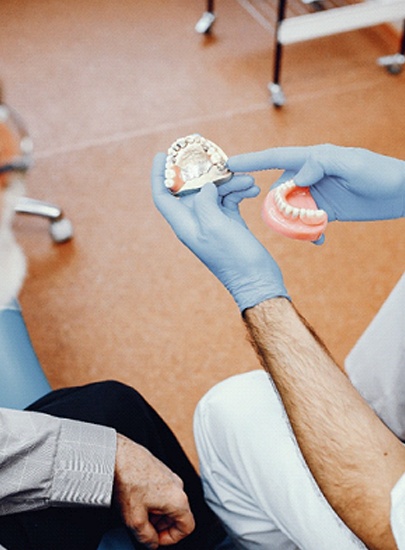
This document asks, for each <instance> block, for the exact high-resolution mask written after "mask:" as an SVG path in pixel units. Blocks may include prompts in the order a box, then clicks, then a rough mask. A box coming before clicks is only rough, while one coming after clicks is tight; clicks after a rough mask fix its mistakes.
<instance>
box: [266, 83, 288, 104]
mask: <svg viewBox="0 0 405 550" xmlns="http://www.w3.org/2000/svg"><path fill="white" fill-rule="evenodd" d="M268 88H269V92H270V96H271V102H272V103H273V105H274V107H282V106H283V105H284V104H285V95H284V92H283V89H282V87H281V86H280V84H275V83H274V82H271V83H270V84H269V86H268Z"/></svg>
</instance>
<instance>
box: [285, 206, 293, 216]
mask: <svg viewBox="0 0 405 550" xmlns="http://www.w3.org/2000/svg"><path fill="white" fill-rule="evenodd" d="M292 211H293V207H292V206H290V205H289V204H286V205H285V208H284V212H285V213H286V214H287V216H290V214H292Z"/></svg>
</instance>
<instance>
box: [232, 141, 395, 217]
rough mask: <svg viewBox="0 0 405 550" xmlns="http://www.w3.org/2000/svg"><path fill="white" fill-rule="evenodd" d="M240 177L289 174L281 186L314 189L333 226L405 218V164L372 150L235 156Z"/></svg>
mask: <svg viewBox="0 0 405 550" xmlns="http://www.w3.org/2000/svg"><path fill="white" fill-rule="evenodd" d="M228 166H229V168H230V170H232V171H234V172H250V171H256V170H268V169H283V170H285V171H286V172H285V173H284V174H283V176H282V177H281V178H280V180H279V181H278V182H277V183H276V185H277V184H279V183H281V182H282V181H286V180H287V179H291V178H293V179H294V181H295V183H296V184H297V185H299V186H301V187H305V186H310V187H311V194H312V196H313V198H314V199H315V202H316V203H317V205H318V208H322V209H323V210H325V211H326V213H327V214H328V219H329V221H334V220H340V221H360V220H363V221H366V220H383V219H394V218H401V217H404V216H405V162H404V161H402V160H399V159H395V158H391V157H386V156H384V155H379V154H377V153H373V152H371V151H368V150H366V149H359V148H351V147H338V146H336V145H327V144H325V145H314V146H310V147H279V148H274V149H268V150H266V151H260V152H257V153H249V154H245V155H238V156H235V157H232V158H230V159H229V161H228Z"/></svg>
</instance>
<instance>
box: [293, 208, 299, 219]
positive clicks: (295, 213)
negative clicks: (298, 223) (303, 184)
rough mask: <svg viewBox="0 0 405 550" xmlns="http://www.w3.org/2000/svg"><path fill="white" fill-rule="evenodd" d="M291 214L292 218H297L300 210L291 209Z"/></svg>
mask: <svg viewBox="0 0 405 550" xmlns="http://www.w3.org/2000/svg"><path fill="white" fill-rule="evenodd" d="M291 214H292V217H293V218H298V216H299V214H300V209H299V208H295V207H293V209H292V212H291Z"/></svg>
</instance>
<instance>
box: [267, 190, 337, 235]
mask: <svg viewBox="0 0 405 550" xmlns="http://www.w3.org/2000/svg"><path fill="white" fill-rule="evenodd" d="M262 217H263V220H264V222H265V223H266V224H267V225H268V226H269V227H271V228H272V229H273V230H274V231H277V232H278V233H281V234H282V235H285V236H286V237H290V238H292V239H299V240H303V241H316V240H317V239H319V237H320V236H321V235H322V233H323V232H324V230H325V228H326V226H327V223H328V215H327V214H326V212H325V211H324V210H320V209H318V208H317V206H316V203H315V201H314V199H313V198H312V196H311V194H310V192H309V188H308V187H297V186H296V185H295V183H294V181H293V180H289V181H286V182H285V183H282V184H281V185H280V186H278V187H276V188H274V189H272V190H271V191H270V192H269V194H268V195H267V197H266V199H265V201H264V204H263V208H262Z"/></svg>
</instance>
